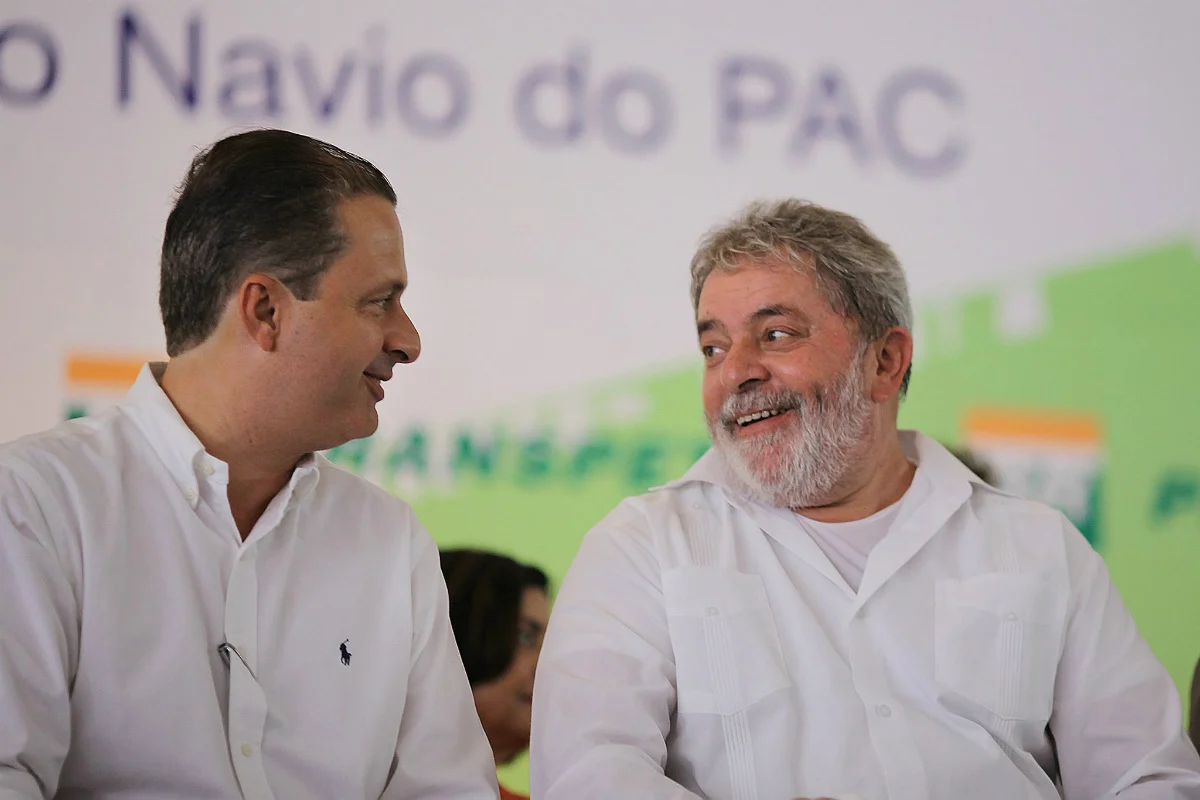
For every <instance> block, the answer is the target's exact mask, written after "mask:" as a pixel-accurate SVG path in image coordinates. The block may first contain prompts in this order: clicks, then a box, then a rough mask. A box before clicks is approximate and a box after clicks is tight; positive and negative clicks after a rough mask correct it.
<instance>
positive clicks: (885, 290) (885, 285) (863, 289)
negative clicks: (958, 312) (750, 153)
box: [692, 198, 913, 395]
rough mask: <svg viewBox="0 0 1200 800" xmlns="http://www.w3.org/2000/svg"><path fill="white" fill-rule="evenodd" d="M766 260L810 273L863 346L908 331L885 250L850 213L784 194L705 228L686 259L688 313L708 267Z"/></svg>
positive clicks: (901, 291)
mask: <svg viewBox="0 0 1200 800" xmlns="http://www.w3.org/2000/svg"><path fill="white" fill-rule="evenodd" d="M772 258H783V259H785V260H786V261H788V262H790V263H791V264H792V266H794V267H795V268H796V269H797V270H799V271H804V270H812V271H813V272H814V273H815V276H816V281H817V286H819V287H820V288H821V289H822V290H823V291H824V292H825V296H826V299H828V301H829V304H830V305H831V306H832V307H833V309H834V311H836V312H837V313H839V314H841V315H842V316H843V317H845V318H846V319H849V320H852V321H853V322H854V323H855V325H856V326H857V328H858V334H859V337H860V339H861V341H862V342H863V343H864V344H865V343H867V342H873V341H876V340H877V339H879V338H880V337H882V336H883V334H884V333H885V332H886V331H887V330H888V329H889V328H893V327H897V326H898V327H902V328H908V329H909V330H911V329H912V317H913V312H912V304H911V302H910V301H909V298H908V283H907V281H906V280H905V278H904V269H903V268H902V267H901V266H900V261H899V260H898V259H897V258H896V254H895V253H893V252H892V248H890V247H888V245H887V244H886V243H885V242H883V241H881V240H880V239H878V238H877V237H876V236H875V235H874V234H873V233H871V231H870V230H868V229H867V226H866V225H864V224H863V223H862V222H860V221H859V220H858V219H856V218H855V217H852V216H850V215H849V214H844V213H842V212H840V211H833V210H830V209H828V208H823V207H822V206H819V205H816V204H815V203H810V202H808V201H805V200H797V199H792V198H789V199H785V200H777V201H774V202H767V201H758V202H755V203H751V204H750V205H749V206H747V207H746V208H744V209H743V210H742V211H741V212H740V213H738V215H737V216H735V217H734V218H733V219H732V220H730V221H729V222H727V223H725V224H723V225H720V226H718V227H716V228H714V229H713V230H711V231H709V233H708V234H707V235H706V236H705V237H704V239H703V240H701V242H700V247H699V249H698V250H697V251H696V255H695V257H694V258H693V259H692V310H693V311H695V310H696V309H697V308H698V307H699V305H700V290H701V289H703V288H704V282H705V281H706V280H708V276H709V275H710V274H712V271H713V270H714V269H719V270H722V271H734V270H737V269H738V268H740V267H743V266H745V265H746V262H747V261H749V262H761V261H766V260H768V259H772ZM911 372H912V370H911V367H910V369H909V372H907V373H905V375H904V382H903V384H902V385H901V388H900V392H901V394H902V395H903V394H904V393H905V392H907V390H908V382H909V378H910V377H911Z"/></svg>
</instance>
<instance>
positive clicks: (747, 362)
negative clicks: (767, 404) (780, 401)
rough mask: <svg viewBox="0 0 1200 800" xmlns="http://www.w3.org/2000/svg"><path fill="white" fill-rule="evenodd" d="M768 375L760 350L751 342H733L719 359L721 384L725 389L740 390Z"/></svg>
mask: <svg viewBox="0 0 1200 800" xmlns="http://www.w3.org/2000/svg"><path fill="white" fill-rule="evenodd" d="M770 377H771V372H770V370H768V369H767V367H766V365H765V364H764V363H763V360H762V352H761V351H760V350H759V349H758V348H757V347H755V346H754V344H753V343H752V342H747V341H741V342H734V343H733V344H732V345H730V347H729V350H728V352H726V353H725V358H723V359H722V360H721V385H722V386H723V387H724V388H725V390H726V391H741V390H744V389H747V388H749V387H750V386H753V385H754V384H756V383H764V382H766V381H767V380H768V379H769V378H770Z"/></svg>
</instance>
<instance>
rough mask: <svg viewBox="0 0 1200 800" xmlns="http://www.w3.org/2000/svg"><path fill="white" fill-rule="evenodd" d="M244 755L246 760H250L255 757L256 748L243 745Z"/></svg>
mask: <svg viewBox="0 0 1200 800" xmlns="http://www.w3.org/2000/svg"><path fill="white" fill-rule="evenodd" d="M242 755H244V756H245V757H246V758H249V757H250V756H252V755H254V748H253V747H251V746H250V745H248V744H244V745H242Z"/></svg>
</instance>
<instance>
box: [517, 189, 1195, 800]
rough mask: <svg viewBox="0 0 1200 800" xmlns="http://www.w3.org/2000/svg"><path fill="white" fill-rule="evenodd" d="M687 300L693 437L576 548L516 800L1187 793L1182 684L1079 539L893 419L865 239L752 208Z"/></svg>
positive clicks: (901, 345)
mask: <svg viewBox="0 0 1200 800" xmlns="http://www.w3.org/2000/svg"><path fill="white" fill-rule="evenodd" d="M692 303H693V306H694V308H695V312H696V331H697V334H698V338H699V345H700V351H701V353H702V355H703V359H704V375H703V400H704V409H705V414H706V417H707V420H708V427H709V432H710V435H711V438H712V443H713V447H712V449H711V450H710V451H709V452H708V453H707V454H705V455H704V456H703V457H702V458H701V459H700V460H699V462H697V463H696V465H695V466H694V467H693V468H692V469H691V470H690V471H688V473H687V474H685V475H684V476H683V477H682V478H681V479H679V480H677V481H675V482H674V483H671V484H669V485H667V486H665V487H662V488H661V489H659V490H656V491H652V492H650V493H649V494H646V495H642V496H640V497H635V498H631V499H628V500H626V501H625V502H623V503H622V504H621V505H620V506H618V508H617V509H616V510H615V511H613V512H612V513H611V514H610V515H609V516H608V517H606V518H605V519H604V520H603V521H602V522H600V523H599V524H598V525H597V526H596V528H595V529H593V530H592V531H591V532H590V533H589V534H588V536H587V537H586V538H585V539H584V542H583V544H582V546H581V548H580V550H579V553H578V555H577V556H576V559H575V562H574V564H573V565H572V567H571V569H570V571H569V572H568V574H567V577H566V579H565V581H564V583H563V586H562V589H561V591H560V593H559V595H558V598H557V601H556V604H555V610H554V613H553V615H552V617H551V622H550V627H549V631H548V633H547V636H546V640H545V646H544V649H543V651H542V656H541V662H540V664H539V667H538V676H537V684H536V688H535V691H534V708H533V742H532V748H531V757H532V782H533V796H534V797H538V798H541V799H542V800H588V799H589V798H596V799H597V800H600V798H603V799H604V800H609V799H610V798H616V797H637V798H656V800H683V799H684V798H696V797H704V798H738V800H753V799H754V798H758V799H760V800H778V799H779V798H796V797H804V798H813V797H839V798H850V797H861V798H865V799H866V800H883V798H893V799H894V800H899V799H901V798H903V799H904V800H962V798H972V800H1014V798H1057V797H1067V798H1079V799H1080V800H1083V799H1084V798H1086V799H1087V800H1093V799H1095V798H1101V797H1115V796H1120V797H1122V798H1130V799H1131V798H1167V797H1173V798H1200V757H1197V754H1196V751H1195V749H1194V748H1193V747H1192V745H1191V744H1190V743H1189V742H1188V740H1187V738H1186V737H1185V735H1184V732H1183V724H1182V713H1181V709H1180V702H1179V695H1178V692H1177V691H1176V689H1175V687H1174V685H1173V684H1172V682H1171V680H1170V678H1169V676H1168V675H1167V673H1166V671H1165V670H1164V669H1163V667H1162V665H1161V664H1160V663H1159V662H1158V660H1157V659H1156V658H1155V656H1154V654H1153V653H1152V652H1151V651H1150V649H1149V647H1148V646H1147V644H1146V642H1145V641H1144V640H1143V639H1142V638H1141V636H1140V635H1139V634H1138V631H1137V628H1136V626H1135V625H1134V622H1133V620H1132V618H1131V617H1130V615H1129V612H1128V611H1127V610H1126V608H1125V606H1124V604H1123V603H1122V601H1121V598H1120V597H1119V595H1118V594H1117V591H1116V589H1115V588H1114V587H1113V585H1112V582H1111V581H1110V579H1109V576H1108V573H1107V571H1106V569H1105V566H1104V563H1103V561H1102V560H1101V559H1100V557H1099V556H1098V555H1097V554H1096V553H1095V552H1094V551H1093V550H1092V549H1091V547H1090V546H1089V545H1088V543H1087V541H1086V540H1085V539H1084V538H1083V537H1082V536H1081V535H1080V534H1079V532H1078V531H1077V530H1075V528H1074V527H1072V526H1071V524H1070V523H1069V522H1068V521H1067V520H1066V518H1065V517H1063V515H1061V514H1060V513H1058V512H1056V511H1053V510H1052V509H1049V508H1047V507H1044V506H1041V505H1038V504H1036V503H1033V502H1029V501H1026V500H1022V499H1019V498H1016V497H1012V496H1010V495H1007V494H1004V493H1003V492H1000V491H998V490H996V489H994V488H992V487H991V486H988V485H987V484H986V483H984V482H983V481H981V480H979V479H978V478H977V477H976V476H975V475H974V474H972V473H971V471H970V470H968V469H967V468H966V467H965V466H963V464H962V463H960V462H959V461H958V460H957V459H956V458H955V457H954V456H953V455H951V454H950V453H949V452H948V451H947V450H946V449H945V448H943V447H942V446H941V445H939V444H937V443H936V442H934V441H933V440H931V439H929V438H927V437H925V436H923V435H921V434H919V433H916V432H913V431H901V430H898V427H897V413H898V410H899V404H900V400H901V398H902V397H903V395H904V393H905V392H906V390H907V388H908V382H909V378H910V364H911V362H912V348H913V339H912V333H911V328H912V309H911V305H910V302H909V298H908V289H907V286H906V283H905V278H904V273H903V270H902V269H901V267H900V264H899V262H898V261H897V259H896V257H895V255H894V254H893V253H892V251H891V249H890V248H889V247H888V246H887V245H886V244H884V243H883V242H882V241H880V240H879V239H877V238H876V237H875V236H874V235H872V234H871V232H870V231H868V230H867V229H866V227H864V226H863V224H862V223H860V222H859V221H858V220H856V219H855V218H853V217H851V216H848V215H846V214H842V213H838V212H835V211H830V210H828V209H825V208H821V207H819V206H816V205H813V204H810V203H805V202H802V201H798V200H784V201H782V202H777V203H769V204H767V203H759V204H755V205H752V206H750V207H749V208H748V209H747V210H746V211H744V212H743V213H742V214H741V215H740V216H738V217H737V218H736V219H734V220H733V221H731V222H730V223H728V224H726V225H724V226H723V227H720V228H718V229H717V230H715V231H714V232H712V233H711V234H710V235H709V236H708V237H707V238H706V239H705V240H704V241H703V243H702V244H701V247H700V250H699V252H698V253H697V255H696V257H695V259H694V260H693V262H692Z"/></svg>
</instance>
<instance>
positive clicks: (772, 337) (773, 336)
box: [766, 328, 791, 342]
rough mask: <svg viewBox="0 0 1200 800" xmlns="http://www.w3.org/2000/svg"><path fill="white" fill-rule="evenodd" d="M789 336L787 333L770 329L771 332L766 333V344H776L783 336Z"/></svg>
mask: <svg viewBox="0 0 1200 800" xmlns="http://www.w3.org/2000/svg"><path fill="white" fill-rule="evenodd" d="M790 335H791V334H789V333H788V332H787V331H781V330H779V329H778V328H772V329H771V330H769V331H767V333H766V339H767V341H768V342H778V341H779V340H780V339H782V338H784V337H785V336H790Z"/></svg>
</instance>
